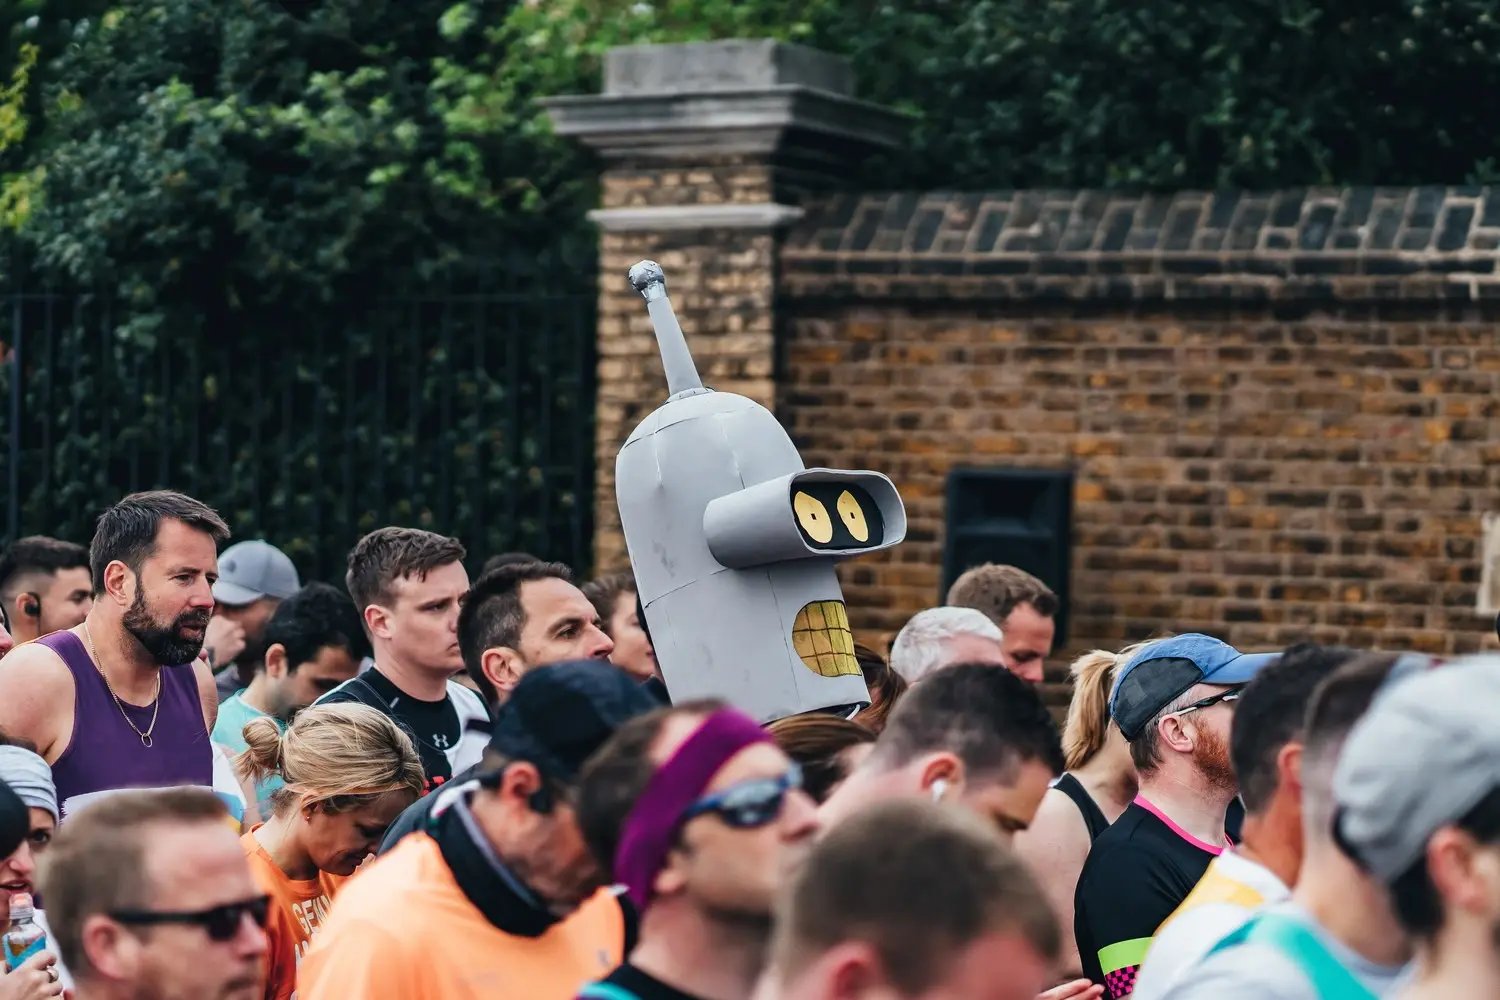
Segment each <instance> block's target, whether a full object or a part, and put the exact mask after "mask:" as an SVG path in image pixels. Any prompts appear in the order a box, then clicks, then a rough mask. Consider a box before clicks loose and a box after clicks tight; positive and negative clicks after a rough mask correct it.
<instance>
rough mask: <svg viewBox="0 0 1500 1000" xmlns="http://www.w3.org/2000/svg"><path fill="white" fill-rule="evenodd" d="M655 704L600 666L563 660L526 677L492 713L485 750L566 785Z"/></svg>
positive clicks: (632, 682) (632, 683) (611, 670)
mask: <svg viewBox="0 0 1500 1000" xmlns="http://www.w3.org/2000/svg"><path fill="white" fill-rule="evenodd" d="M659 707H660V703H659V702H657V700H656V699H655V698H653V697H652V696H651V695H650V694H649V693H647V692H646V691H645V690H644V689H643V688H642V687H641V685H640V684H638V683H636V681H635V680H634V679H633V678H632V677H630V675H628V674H626V673H625V671H623V670H621V669H620V668H618V667H615V666H612V665H611V664H609V663H608V662H606V661H604V660H567V661H564V662H562V663H553V664H549V665H547V666H545V667H537V668H536V669H534V670H531V671H529V672H527V673H526V675H525V676H523V677H522V678H521V681H520V683H518V684H517V685H516V686H515V689H514V690H512V691H511V693H510V697H509V698H507V699H506V701H505V704H503V705H501V706H500V708H499V710H498V711H496V713H495V721H494V725H493V726H492V727H491V729H490V749H491V750H493V751H494V752H495V753H497V754H500V755H501V756H503V757H505V758H507V759H509V760H525V761H530V762H531V763H532V764H535V765H536V767H537V770H539V771H541V772H542V773H543V774H544V775H546V776H547V777H549V778H552V779H554V780H557V781H563V782H568V783H571V782H573V781H574V780H576V779H577V777H578V771H579V769H580V768H582V767H583V762H584V761H586V760H588V758H589V757H590V756H592V755H593V753H594V752H595V751H596V750H598V749H599V748H600V747H601V746H603V745H604V741H605V740H607V739H609V738H610V737H611V736H613V735H614V732H615V730H616V729H618V728H620V726H622V725H624V724H625V723H627V722H629V721H630V720H631V719H633V718H635V717H636V716H638V715H644V714H645V713H647V712H649V711H651V710H652V709H654V708H659Z"/></svg>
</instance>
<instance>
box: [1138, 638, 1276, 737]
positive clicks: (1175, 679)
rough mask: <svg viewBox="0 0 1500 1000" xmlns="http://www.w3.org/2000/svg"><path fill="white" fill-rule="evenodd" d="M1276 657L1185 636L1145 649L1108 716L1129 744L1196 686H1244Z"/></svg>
mask: <svg viewBox="0 0 1500 1000" xmlns="http://www.w3.org/2000/svg"><path fill="white" fill-rule="evenodd" d="M1280 656H1281V654H1280V653H1241V652H1240V651H1239V650H1238V649H1235V648H1234V647H1233V646H1231V645H1230V644H1229V643H1227V642H1225V641H1224V640H1222V639H1215V638H1214V637H1213V636H1211V635H1199V634H1198V633H1196V632H1189V633H1187V634H1185V635H1178V636H1173V637H1172V638H1170V639H1162V640H1161V641H1159V642H1152V643H1148V644H1146V645H1145V646H1143V647H1142V648H1141V649H1140V650H1139V651H1138V652H1137V653H1136V654H1135V655H1134V656H1132V657H1131V658H1130V659H1129V660H1127V661H1126V662H1125V665H1124V666H1123V667H1121V668H1120V673H1119V676H1118V677H1116V678H1115V686H1114V690H1112V691H1111V692H1110V693H1109V715H1110V718H1112V719H1114V720H1115V725H1117V726H1119V727H1120V732H1121V733H1123V734H1124V735H1125V739H1126V740H1127V741H1133V740H1134V739H1135V738H1136V737H1138V736H1140V735H1141V732H1142V731H1143V730H1144V729H1145V728H1146V725H1147V724H1148V723H1149V722H1150V721H1151V720H1152V719H1154V718H1155V717H1156V714H1157V713H1158V712H1160V711H1161V710H1162V709H1164V708H1166V707H1167V706H1168V705H1170V704H1171V703H1172V702H1173V701H1174V700H1175V699H1176V698H1178V697H1180V696H1181V695H1182V693H1183V692H1184V691H1186V690H1187V689H1188V688H1190V687H1192V686H1193V685H1194V684H1219V685H1223V686H1224V687H1235V686H1237V685H1240V684H1248V683H1250V681H1251V679H1252V678H1254V677H1255V675H1256V674H1258V673H1260V671H1261V668H1263V667H1265V666H1266V665H1268V664H1269V663H1271V662H1272V661H1273V660H1275V659H1277V658H1278V657H1280Z"/></svg>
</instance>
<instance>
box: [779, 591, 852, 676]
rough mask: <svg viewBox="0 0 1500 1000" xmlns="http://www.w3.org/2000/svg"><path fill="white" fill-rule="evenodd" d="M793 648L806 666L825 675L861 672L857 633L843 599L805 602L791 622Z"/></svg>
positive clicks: (844, 674)
mask: <svg viewBox="0 0 1500 1000" xmlns="http://www.w3.org/2000/svg"><path fill="white" fill-rule="evenodd" d="M792 648H793V649H794V650H796V652H797V656H798V658H800V659H801V660H802V662H803V664H804V665H805V666H806V667H807V669H809V670H811V671H812V672H813V673H815V674H819V675H821V676H823V677H843V676H851V675H852V676H859V675H860V674H861V673H862V671H861V670H860V669H859V661H858V660H857V659H855V657H854V633H853V632H852V631H851V630H850V628H849V612H848V611H847V610H846V609H845V608H844V602H843V601H813V602H811V603H810V604H806V605H803V607H802V610H801V611H798V612H797V618H796V620H795V621H793V622H792Z"/></svg>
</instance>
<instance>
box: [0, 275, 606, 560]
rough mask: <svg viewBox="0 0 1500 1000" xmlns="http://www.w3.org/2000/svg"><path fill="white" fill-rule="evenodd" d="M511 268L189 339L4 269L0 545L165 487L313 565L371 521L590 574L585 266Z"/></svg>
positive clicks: (590, 297) (88, 530)
mask: <svg viewBox="0 0 1500 1000" xmlns="http://www.w3.org/2000/svg"><path fill="white" fill-rule="evenodd" d="M525 263H526V266H524V267H516V266H510V267H498V268H496V269H495V270H494V272H493V273H495V274H496V275H497V276H499V277H498V278H497V280H501V281H505V282H506V284H505V285H503V286H501V287H493V288H487V289H485V290H483V291H480V292H475V293H469V294H456V293H451V294H450V293H445V294H442V295H437V296H433V297H423V298H417V299H401V300H394V301H372V302H371V303H368V304H351V305H350V306H349V307H348V308H340V309H338V310H336V311H330V312H329V313H328V314H327V315H322V316H317V317H306V316H286V315H283V316H277V317H269V316H268V317H260V318H259V319H256V318H251V317H246V318H243V319H239V320H236V321H235V322H234V323H232V324H231V328H229V329H209V330H206V331H203V332H194V333H192V334H186V335H184V334H179V333H178V332H176V331H172V330H159V331H154V332H149V333H146V334H144V335H143V334H142V333H141V332H140V331H138V330H134V331H132V332H131V334H130V335H129V336H123V335H122V334H121V332H120V331H121V324H120V314H121V310H120V308H119V307H118V306H117V305H116V304H115V303H112V302H111V301H109V300H107V299H106V298H104V297H101V296H96V295H92V294H88V293H86V292H78V291H69V290H59V289H54V288H42V287H35V288H28V287H23V286H22V284H21V282H20V281H19V280H17V279H16V278H15V276H14V275H13V274H0V400H3V401H4V410H3V412H0V441H3V444H0V457H3V461H4V467H3V473H0V482H3V484H4V490H5V509H4V511H3V517H0V529H3V530H4V532H5V540H9V539H13V538H15V537H17V536H18V535H23V534H30V533H45V534H52V535H57V536H59V537H64V538H70V539H74V540H77V541H80V542H83V543H87V541H88V539H89V537H90V535H91V534H92V530H93V521H94V518H95V517H96V516H97V515H98V512H99V511H100V509H102V508H103V507H104V506H105V505H107V504H108V503H110V502H111V501H113V500H114V499H117V498H118V497H120V496H122V495H123V494H125V493H127V492H129V491H131V490H136V489H147V488H153V487H171V488H175V489H180V490H183V491H185V492H188V493H190V494H192V495H194V496H197V497H199V498H200V499H203V500H204V501H206V502H208V503H211V504H213V505H214V506H215V507H217V508H218V509H219V510H220V511H221V512H222V513H223V514H224V516H225V518H226V520H228V521H229V523H230V526H231V527H232V528H233V530H234V534H235V536H236V537H238V538H254V537H263V538H266V539H268V540H270V541H272V542H274V543H275V544H277V545H279V546H281V547H282V548H283V549H285V550H286V551H287V552H288V554H290V555H291V556H292V557H293V559H294V560H296V562H297V563H298V565H299V567H300V568H301V569H302V570H303V572H304V574H306V575H309V576H312V577H317V578H323V579H332V580H339V579H341V578H342V574H343V561H344V556H345V554H346V553H347V552H348V550H349V547H350V546H351V545H352V544H353V542H354V541H355V540H356V539H357V538H358V537H359V536H360V535H361V534H363V533H364V532H366V531H368V530H370V529H371V528H374V527H378V526H380V525H384V524H401V525H409V526H416V527H426V528H431V529H432V530H435V531H442V532H445V533H449V534H454V535H457V536H458V537H459V538H461V539H462V540H463V541H464V542H465V544H466V545H467V546H468V547H469V550H470V553H471V556H472V557H473V560H472V561H473V564H474V566H475V567H477V565H478V563H479V562H480V561H482V559H483V558H484V557H486V556H488V555H490V554H493V553H495V552H499V551H502V550H511V549H521V550H525V551H531V552H535V553H537V554H539V555H542V556H545V557H548V558H555V559H562V560H565V561H568V562H570V563H572V564H573V565H574V566H576V567H578V568H579V569H580V570H584V569H586V568H587V566H588V564H589V552H590V544H591V537H590V536H591V530H592V509H591V498H592V487H593V463H594V457H593V456H594V450H593V397H594V386H593V372H594V303H595V289H594V286H593V284H592V279H593V275H594V274H595V270H594V267H593V265H592V262H591V261H580V260H577V259H570V260H562V259H556V260H554V259H551V258H549V257H545V256H544V257H540V258H530V259H528V260H527V261H526V262H525ZM330 317H332V319H331V320H330ZM471 568H473V567H471Z"/></svg>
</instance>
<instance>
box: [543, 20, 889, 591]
mask: <svg viewBox="0 0 1500 1000" xmlns="http://www.w3.org/2000/svg"><path fill="white" fill-rule="evenodd" d="M852 89H853V78H852V74H851V72H850V70H849V66H848V63H847V62H846V61H845V60H843V59H842V58H839V57H837V56H833V55H829V54H828V53H825V52H820V51H817V50H814V49H808V48H804V47H801V46H796V45H787V44H783V43H778V42H772V41H768V40H754V41H723V42H707V43H698V44H689V45H641V46H630V47H626V48H618V49H614V50H612V51H610V52H609V53H608V54H607V55H606V62H605V82H604V93H603V94H600V95H597V96H580V97H556V98H552V99H550V100H548V101H547V102H545V103H546V105H547V107H548V111H549V113H550V114H551V117H552V122H553V125H554V127H555V128H556V130H557V132H558V134H560V135H565V136H571V137H573V138H575V139H577V140H578V141H580V142H582V143H584V144H585V145H587V146H588V147H589V148H591V149H593V150H594V151H596V152H597V153H598V154H599V156H600V158H601V160H602V166H603V175H602V178H601V184H600V190H601V196H600V200H601V202H602V204H601V206H600V207H599V208H598V209H597V210H596V211H594V212H593V213H591V218H592V219H593V221H594V222H595V223H596V224H597V225H598V226H599V230H600V253H599V329H598V338H599V344H598V357H599V367H598V382H597V384H598V397H597V431H596V437H595V447H596V457H597V461H598V470H599V474H598V479H597V488H596V492H595V526H596V530H595V535H594V539H595V541H594V555H595V568H596V570H599V571H607V570H610V569H613V568H616V567H618V566H622V565H623V564H624V562H625V542H624V538H623V537H622V536H621V534H620V530H619V528H620V519H619V511H618V510H617V509H616V507H615V488H614V468H615V455H616V453H617V452H618V451H619V448H620V445H621V443H622V442H623V441H624V440H625V437H626V436H627V435H628V434H629V433H630V431H631V430H632V429H633V428H634V427H635V425H636V423H637V422H639V421H640V419H641V418H642V417H644V416H645V415H646V414H647V413H649V412H650V411H651V410H653V409H655V408H656V407H657V406H658V405H659V404H661V403H662V402H663V401H664V400H665V398H666V392H665V387H666V383H665V380H664V378H663V376H662V369H661V359H660V357H659V356H658V354H657V351H656V341H655V338H654V336H653V335H652V332H651V324H650V322H649V320H648V319H647V317H646V310H645V305H644V303H643V302H642V301H641V298H640V296H639V295H637V294H636V293H635V292H634V290H632V289H631V288H630V286H629V285H628V284H627V283H626V280H625V272H626V269H627V268H629V266H630V265H631V264H633V263H635V262H636V261H637V260H640V259H642V258H651V259H654V260H656V261H658V262H660V263H661V265H662V267H663V268H664V269H665V271H666V274H667V287H668V291H669V292H670V293H671V296H672V301H673V304H674V305H675V307H676V310H677V315H678V317H679V319H680V320H681V321H682V328H683V331H684V333H686V335H687V338H688V343H689V345H690V347H691V348H692V351H693V356H694V359H695V360H696V362H697V365H698V371H699V372H700V373H701V374H702V376H703V380H704V383H705V384H706V385H709V386H711V387H713V388H715V389H721V390H725V391H729V392H737V393H741V394H743V395H745V396H749V397H751V398H752V399H755V400H757V401H759V402H761V403H763V404H765V405H766V406H768V407H771V408H772V409H773V410H774V408H775V405H776V357H777V351H776V339H777V336H776V334H777V314H776V271H777V257H778V250H779V246H780V237H781V233H782V231H783V229H784V228H785V227H786V226H787V225H788V224H789V223H791V222H794V221H796V220H797V219H798V218H800V217H801V215H802V209H801V207H799V204H798V202H799V201H800V200H801V199H802V198H804V197H806V196H807V195H808V194H809V193H812V192H816V191H818V190H822V189H825V188H827V187H828V186H830V184H831V183H833V182H834V181H835V180H836V179H837V178H838V177H840V176H842V175H847V173H848V172H849V171H850V170H851V169H852V167H853V166H854V165H856V164H857V163H858V162H859V160H860V159H861V158H862V157H864V156H867V155H869V154H870V153H871V152H872V151H874V150H877V149H879V148H882V147H886V146H890V145H893V144H894V143H895V142H896V141H897V140H898V139H899V137H900V135H901V133H902V131H903V129H904V119H902V117H901V116H900V115H897V114H896V113H894V112H891V111H888V110H886V109H884V108H880V107H877V106H875V105H871V104H867V103H864V102H861V101H857V100H855V99H854V98H853V97H852V96H851V92H852Z"/></svg>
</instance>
